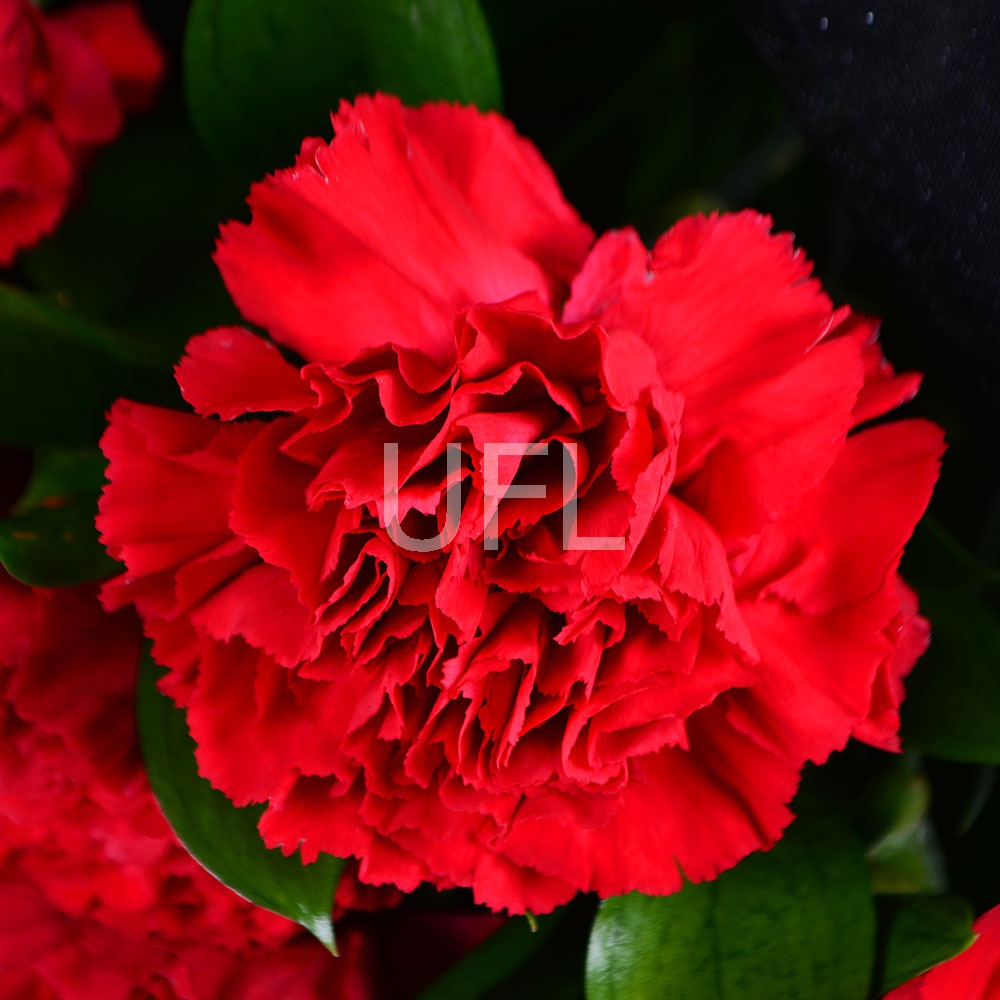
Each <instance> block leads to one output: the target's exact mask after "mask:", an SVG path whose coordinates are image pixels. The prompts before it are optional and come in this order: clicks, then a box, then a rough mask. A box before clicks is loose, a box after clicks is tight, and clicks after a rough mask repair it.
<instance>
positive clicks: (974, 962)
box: [885, 906, 1000, 1000]
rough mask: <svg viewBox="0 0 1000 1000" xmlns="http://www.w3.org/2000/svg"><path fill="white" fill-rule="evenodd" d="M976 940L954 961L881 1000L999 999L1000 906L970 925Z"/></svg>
mask: <svg viewBox="0 0 1000 1000" xmlns="http://www.w3.org/2000/svg"><path fill="white" fill-rule="evenodd" d="M972 929H973V931H975V933H976V935H977V937H976V940H975V941H974V942H973V943H972V944H971V945H970V946H969V947H968V948H966V949H965V951H963V952H961V954H959V955H956V956H955V957H954V958H952V959H949V960H948V961H947V962H943V963H942V964H941V965H937V966H935V967H934V968H933V969H928V970H927V972H924V973H922V974H921V975H919V976H917V977H916V979H911V980H910V981H909V982H908V983H904V984H903V985H902V986H899V987H897V988H896V989H894V990H893V991H892V992H891V993H887V994H886V997H885V1000H959V998H961V1000H996V998H997V997H1000V906H996V907H994V908H993V909H992V910H990V911H989V912H987V913H984V914H983V915H982V916H981V917H980V918H979V919H978V920H977V921H976V922H975V923H974V924H973V925H972Z"/></svg>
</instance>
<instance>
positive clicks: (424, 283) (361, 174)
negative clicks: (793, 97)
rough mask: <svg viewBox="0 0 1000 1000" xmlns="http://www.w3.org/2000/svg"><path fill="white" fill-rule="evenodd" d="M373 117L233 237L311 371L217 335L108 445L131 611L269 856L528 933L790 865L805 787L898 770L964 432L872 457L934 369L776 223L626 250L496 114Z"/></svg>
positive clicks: (267, 197)
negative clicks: (741, 868)
mask: <svg viewBox="0 0 1000 1000" xmlns="http://www.w3.org/2000/svg"><path fill="white" fill-rule="evenodd" d="M334 125H335V130H336V133H337V134H336V137H335V138H334V140H333V141H332V142H331V143H329V144H327V143H324V142H321V141H319V140H317V139H309V140H307V141H306V142H305V143H304V145H303V147H302V151H301V153H300V156H299V158H298V160H297V162H296V164H295V166H294V167H292V168H290V169H287V170H282V171H279V172H278V173H276V174H274V175H273V176H271V177H269V178H268V179H266V180H265V181H263V182H262V183H260V184H258V185H256V186H255V187H254V188H253V190H252V192H251V196H250V205H251V208H252V211H253V221H252V222H251V223H249V224H248V225H242V224H230V225H229V226H227V227H226V228H225V229H224V231H223V235H222V239H221V241H220V244H219V249H218V257H217V259H218V263H219V266H220V268H221V270H222V273H223V277H224V278H225V280H226V283H227V285H228V287H229V290H230V292H231V294H232V296H233V298H234V300H235V301H236V304H237V305H238V306H239V307H240V309H241V310H242V312H243V314H244V315H245V316H246V318H247V319H248V320H249V321H250V322H253V323H256V324H259V325H260V326H262V327H263V328H265V329H266V330H267V331H268V333H269V334H270V335H271V337H272V338H273V340H274V341H276V342H277V343H278V344H279V345H281V347H282V348H284V349H285V353H282V351H280V350H279V349H278V348H276V347H275V346H274V344H272V343H270V342H269V341H267V340H265V339H264V338H263V337H261V336H259V335H257V334H255V333H251V332H249V331H248V330H245V329H240V328H230V329H222V330H215V331H212V332H210V333H207V334H205V335H203V336H201V337H197V338H195V339H194V340H192V341H191V343H190V344H189V346H188V351H187V354H186V356H185V358H184V359H183V361H182V362H181V364H180V365H179V367H178V371H177V378H178V382H179V384H180V387H181V389H182V391H183V393H184V395H185V397H186V399H187V400H188V402H189V403H190V404H191V405H192V406H193V408H194V410H195V411H196V412H195V414H188V413H178V412H172V411H167V410H163V409H158V408H155V407H150V406H141V405H136V404H132V403H127V402H121V403H119V404H117V405H116V407H115V408H114V411H113V413H112V419H111V424H110V427H109V429H108V431H107V434H106V436H105V438H104V442H103V447H104V450H105V453H106V455H107V456H108V458H109V460H110V467H109V478H110V485H109V486H108V487H107V489H106V491H105V495H104V498H103V501H102V513H101V516H100V518H99V524H100V527H101V529H102V531H103V535H104V538H105V541H106V544H107V545H108V548H109V550H110V552H111V553H112V554H113V555H114V556H115V557H117V558H119V559H120V560H122V561H123V562H124V563H125V565H126V567H127V569H126V571H125V572H124V573H123V574H122V575H121V576H120V577H119V578H117V579H116V580H114V581H112V582H111V583H110V584H109V585H107V587H106V589H105V592H104V594H105V600H106V602H107V603H108V604H109V606H116V605H122V604H126V603H133V604H134V605H135V606H136V608H137V609H138V611H139V613H140V616H141V617H142V618H143V620H144V624H145V628H146V631H147V633H148V634H149V635H150V636H151V637H152V638H153V639H154V655H155V656H156V658H157V660H158V661H159V662H161V663H163V664H165V665H166V666H168V667H169V668H170V672H169V674H168V676H167V677H166V678H165V681H164V689H165V690H167V691H168V692H169V693H170V694H171V695H172V697H173V698H174V699H175V700H176V701H177V702H178V703H179V704H181V705H183V706H184V707H185V708H186V709H187V713H188V720H189V724H190V727H191V730H192V734H193V735H194V737H195V739H196V741H197V743H198V745H199V746H198V757H199V762H200V766H201V769H202V772H203V773H204V774H205V775H206V776H207V777H209V778H210V780H211V781H212V782H213V783H214V784H215V785H216V786H217V787H219V788H220V789H221V790H222V791H224V792H225V793H226V794H227V795H228V796H230V797H231V798H232V799H233V800H234V801H235V802H237V803H238V804H244V803H248V802H264V801H266V802H267V803H268V808H267V811H266V812H265V814H264V817H263V819H262V822H261V831H262V833H263V835H264V837H265V840H266V841H268V842H269V843H270V844H280V845H283V846H285V847H286V848H287V849H288V850H292V849H294V848H295V847H296V846H297V845H299V844H300V843H301V844H302V850H303V854H304V856H306V857H307V858H308V857H312V856H315V855H316V854H317V853H318V852H329V853H333V854H338V855H353V856H356V857H358V858H360V859H361V869H360V874H361V877H362V879H364V880H366V881H369V882H372V883H392V884H395V885H398V886H400V887H402V888H404V889H412V888H413V887H415V886H416V885H417V884H418V883H419V882H421V881H422V880H427V881H430V882H432V883H434V884H436V885H438V886H442V887H445V886H451V885H464V886H471V887H472V888H473V890H474V891H475V894H476V897H477V899H479V900H481V901H483V902H485V903H487V904H488V905H490V906H491V907H494V908H496V909H501V908H506V909H509V910H511V911H522V910H525V909H531V910H534V911H536V912H541V911H546V910H549V909H551V908H552V907H553V906H555V905H557V904H559V903H561V902H563V901H565V900H567V899H568V898H570V897H571V896H572V895H573V894H574V893H575V892H576V891H577V890H581V889H583V890H596V891H597V892H599V893H600V894H601V895H604V896H608V895H612V894H617V893H622V892H627V891H629V890H632V889H639V890H642V891H644V892H647V893H667V892H671V891H674V890H676V889H677V888H679V886H680V885H681V873H682V872H683V874H684V876H686V877H687V878H689V879H693V880H700V879H706V878H711V877H713V876H715V875H716V874H717V873H718V872H719V871H721V870H723V869H724V868H726V867H728V866H731V865H733V864H735V863H736V862H737V861H738V860H740V859H741V858H742V857H744V856H745V855H746V854H748V853H749V852H750V851H753V850H755V849H760V848H766V847H768V846H770V845H771V844H772V843H773V842H774V841H775V840H776V839H777V838H778V837H779V836H780V834H781V832H782V830H783V829H784V827H785V825H786V824H787V823H788V822H789V820H790V818H791V816H790V812H789V810H788V808H787V803H788V802H789V801H790V799H791V797H792V795H793V793H794V791H795V789H796V786H797V783H798V778H799V772H800V769H801V768H802V766H803V764H804V763H805V762H806V761H810V760H811V761H822V760H823V759H825V758H826V757H827V756H828V754H829V753H830V752H831V751H833V750H835V749H838V748H840V747H842V746H843V745H844V744H845V743H846V741H847V740H848V738H849V737H850V736H851V735H852V734H853V735H855V736H857V737H859V738H861V739H864V740H866V741H868V742H870V743H873V744H875V745H877V746H881V747H887V748H893V747H895V746H896V745H897V736H896V730H897V728H898V717H897V707H898V704H899V700H900V697H901V694H902V678H903V676H904V675H905V674H906V672H907V671H908V670H909V669H910V667H911V666H912V664H913V662H914V661H915V659H916V658H917V656H918V655H919V654H920V653H921V651H922V650H923V648H924V647H925V645H926V641H927V627H926V623H925V622H924V621H923V620H922V619H921V618H920V617H919V616H918V615H917V611H916V603H915V599H914V597H913V595H912V593H911V592H910V591H909V590H908V589H907V588H906V586H905V584H903V583H902V581H901V580H900V579H899V576H898V574H897V564H898V560H899V557H900V554H901V552H902V548H903V545H904V543H905V542H906V540H907V539H908V538H909V536H910V533H911V532H912V530H913V527H914V525H915V524H916V522H917V520H918V518H919V517H920V515H921V513H922V512H923V510H924V507H925V505H926V503H927V500H928V497H929V495H930V491H931V488H932V485H933V483H934V481H935V478H936V475H937V468H938V460H939V456H940V453H941V450H942V439H941V433H940V431H939V430H938V429H937V428H936V427H934V426H932V425H930V424H927V423H925V422H921V421H914V420H910V421H905V422H898V423H889V424H885V423H883V424H881V425H879V426H874V427H868V426H866V425H867V424H868V422H869V421H871V420H872V419H873V418H876V417H880V416H882V415H883V414H885V413H887V412H888V411H890V410H892V409H893V408H894V407H896V406H898V405H899V404H900V403H901V402H903V401H905V400H907V399H909V398H910V397H911V396H912V395H913V394H914V392H915V391H916V388H917V384H918V381H919V379H918V377H916V376H913V375H905V376H896V375H895V374H894V373H893V371H892V369H891V368H890V367H889V366H888V364H887V363H886V362H885V360H884V359H883V357H882V354H881V351H880V349H879V347H878V345H877V342H876V325H875V323H874V322H872V321H870V320H867V319H865V318H862V317H859V316H856V315H852V314H851V313H850V311H849V310H847V309H835V308H834V307H833V306H832V304H831V302H830V300H829V299H828V298H827V296H826V295H825V294H824V293H823V291H822V289H821V288H820V286H819V284H818V282H817V281H815V280H814V279H812V278H811V277H810V266H809V264H808V262H807V261H806V260H805V258H804V257H803V256H802V254H801V252H799V251H796V250H795V249H794V248H793V246H792V243H791V239H790V238H789V237H787V236H774V235H772V234H771V233H770V231H769V229H770V225H769V220H767V219H765V218H763V217H761V216H758V215H755V214H753V213H742V214H739V215H733V216H722V217H711V218H691V219H686V220H684V221H682V222H680V223H678V224H677V225H676V226H675V227H674V228H673V229H671V230H670V231H669V232H668V233H666V234H665V235H664V236H663V237H662V238H661V239H660V240H659V241H658V242H657V243H656V245H655V247H654V248H653V250H652V251H647V250H646V249H645V247H643V245H642V244H641V242H640V241H639V239H638V237H637V236H636V235H635V234H634V233H632V232H630V231H623V232H616V233H611V234H608V235H607V236H605V237H603V238H601V239H600V240H598V241H597V243H596V244H595V245H593V246H591V243H592V234H591V232H590V231H589V229H588V228H587V227H586V226H584V225H583V224H582V223H581V222H580V221H579V219H578V217H577V216H576V214H575V213H574V212H573V210H572V209H571V208H570V207H569V206H568V205H566V203H565V202H564V201H563V199H562V196H561V194H560V192H559V189H558V187H557V185H556V182H555V180H554V178H553V177H552V175H551V173H550V172H549V170H548V168H547V167H546V166H545V164H544V163H543V162H542V160H541V159H540V157H539V156H538V154H537V152H536V151H535V149H534V148H533V147H532V146H531V145H530V144H529V143H527V142H526V141H524V140H523V139H521V138H519V137H517V136H516V135H515V133H514V132H513V130H512V128H511V127H510V125H509V123H507V122H505V121H504V120H502V119H500V118H498V117H496V116H494V115H481V114H479V113H477V112H476V111H474V110H471V109H460V108H456V107H450V106H443V105H437V106H426V107H423V108H420V109H418V110H409V109H404V108H402V107H401V106H400V105H399V103H398V102H397V101H396V100H395V99H392V98H387V97H376V98H374V99H368V98H362V99H359V100H358V102H357V103H356V104H355V106H353V107H352V106H349V105H344V106H343V107H342V108H341V110H340V112H339V113H338V114H337V115H336V116H335V119H334ZM296 356H297V359H296ZM387 444H388V445H394V446H395V470H392V471H393V473H394V474H389V476H388V479H389V484H390V489H389V490H388V492H387V489H386V470H385V467H384V456H386V454H388V453H387V452H386V450H385V446H386V445H387ZM449 444H454V445H457V446H459V448H452V449H451V451H449V447H448V446H449ZM498 445H499V446H500V450H503V446H505V445H506V446H508V447H507V449H506V450H507V452H508V454H502V455H498V447H497V446H498ZM543 452H544V453H543ZM394 484H395V485H397V486H398V490H397V491H396V492H395V493H393V491H392V489H391V487H392V486H393V485H394ZM507 484H514V486H515V487H516V488H515V489H507V490H506V495H503V494H504V493H505V486H506V485H507ZM542 487H544V493H543V492H542V490H541V488H542ZM498 496H499V497H500V499H499V502H498V500H497V498H498ZM449 500H452V501H455V502H456V503H457V507H456V508H455V509H457V510H459V511H460V515H461V516H460V518H458V519H456V518H455V517H454V516H453V514H454V510H452V509H451V508H449ZM574 504H575V508H574ZM456 520H457V523H456ZM435 535H437V536H439V541H438V543H437V544H433V543H428V542H426V540H428V539H432V538H433V537H434V536H435ZM407 538H409V541H408V540H407ZM595 538H598V539H605V540H610V541H605V542H595V541H594V539H595ZM414 539H415V540H417V541H416V542H414V541H413V540H414ZM616 539H617V540H620V541H616ZM421 541H424V542H425V544H420V542H421ZM588 546H589V547H588Z"/></svg>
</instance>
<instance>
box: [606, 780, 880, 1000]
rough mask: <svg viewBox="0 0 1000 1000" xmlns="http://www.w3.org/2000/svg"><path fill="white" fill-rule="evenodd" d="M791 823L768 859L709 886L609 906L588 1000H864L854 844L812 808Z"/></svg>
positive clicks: (866, 923) (861, 883) (864, 902)
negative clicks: (650, 999)
mask: <svg viewBox="0 0 1000 1000" xmlns="http://www.w3.org/2000/svg"><path fill="white" fill-rule="evenodd" d="M800 798H801V797H800ZM801 813H802V814H801V815H800V816H799V818H798V819H797V820H796V821H795V823H794V824H793V825H792V827H791V828H790V830H789V831H788V833H787V834H786V835H785V837H784V838H783V839H782V840H781V841H780V842H779V843H778V844H777V846H776V847H774V848H773V849H772V850H771V851H769V852H768V853H766V854H756V855H752V856H751V857H749V858H747V859H746V860H745V861H743V862H742V863H741V864H740V865H738V866H737V867H736V868H734V869H732V870H731V871H728V872H725V873H723V874H722V875H721V876H719V878H717V879H716V880H715V881H714V882H706V883H700V884H697V885H687V886H685V887H684V888H683V889H682V890H681V891H680V892H678V893H675V894H674V895H672V896H662V897H650V896H643V895H641V894H639V893H631V894H630V895H628V896H619V897H616V898H613V899H609V900H607V901H606V902H605V903H604V904H603V905H602V907H601V910H600V912H599V913H598V916H597V920H596V921H595V922H594V929H593V933H592V936H591V940H590V947H589V950H588V953H587V997H588V1000H629V998H632V997H670V998H672V1000H688V998H690V1000H702V998H704V997H713V998H714V1000H755V998H760V1000H802V998H803V997H808V998H809V1000H863V998H864V997H865V996H866V995H867V992H868V985H869V982H870V978H871V971H872V964H873V958H874V907H873V904H872V899H871V894H870V891H869V887H868V874H867V871H866V868H865V861H864V856H863V853H862V850H861V846H860V845H859V844H858V843H857V841H856V839H855V837H854V833H853V830H852V829H851V827H850V826H849V825H848V824H847V822H846V820H845V819H844V818H843V817H841V816H840V815H839V814H837V813H834V812H832V811H831V810H829V809H827V808H819V807H817V805H816V804H813V803H810V804H809V805H808V806H807V807H806V806H803V808H802V809H801ZM696 821H697V820H696V817H692V822H696Z"/></svg>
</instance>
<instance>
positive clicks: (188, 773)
mask: <svg viewBox="0 0 1000 1000" xmlns="http://www.w3.org/2000/svg"><path fill="white" fill-rule="evenodd" d="M158 673H159V670H158V668H157V666H156V664H155V663H153V661H152V660H151V659H150V658H149V656H148V655H147V656H144V657H143V660H142V664H141V666H140V670H139V689H138V718H139V739H140V743H141V746H142V755H143V759H144V761H145V764H146V771H147V773H148V775H149V782H150V785H151V786H152V788H153V792H154V794H155V795H156V799H157V801H158V802H159V803H160V808H161V809H162V810H163V813H164V815H165V816H166V818H167V820H168V821H169V823H170V825H171V826H172V827H173V829H174V832H175V833H176V834H177V836H178V838H179V839H180V841H181V842H182V843H183V844H184V846H185V847H186V848H187V849H188V851H189V852H190V853H191V855H192V856H193V857H194V858H195V860H196V861H198V862H199V863H200V864H201V865H202V866H204V867H205V868H206V869H207V870H208V871H209V872H211V873H212V874H213V875H214V876H215V877H216V878H217V879H218V880H219V881H220V882H223V883H225V884H226V885H227V886H229V888H230V889H232V890H233V891H234V892H237V893H239V895H241V896H243V897H244V898H246V899H248V900H250V902H252V903H256V904H257V905H258V906H263V907H264V908H265V909H268V910H273V911H274V912H275V913H280V914H282V915H283V916H285V917H288V918H290V919H291V920H294V921H296V923H299V924H301V925H302V926H303V927H305V928H306V929H307V930H309V931H311V932H312V933H313V934H314V935H315V936H316V937H317V938H319V940H320V941H322V942H323V944H324V945H326V947H327V948H329V949H330V951H332V952H333V953H334V954H336V948H335V943H334V936H333V922H332V920H331V917H330V913H331V910H332V908H333V897H334V894H335V893H336V890H337V883H338V882H339V880H340V875H341V872H342V871H343V868H344V862H343V861H341V860H340V859H339V858H334V857H331V856H329V855H321V856H320V858H319V860H317V861H316V862H315V863H314V864H311V865H304V864H302V862H301V861H300V860H299V859H298V858H297V857H295V856H294V855H293V856H290V857H286V856H285V855H284V854H282V853H281V851H279V850H273V849H269V848H267V847H265V846H264V842H263V841H262V840H261V839H260V835H259V834H258V833H257V822H258V820H259V819H260V816H261V813H262V812H263V806H254V807H247V808H245V809H238V808H237V807H236V806H234V805H233V804H232V802H230V801H229V799H227V798H226V797H225V796H224V795H223V794H222V793H221V792H219V791H216V789H214V788H213V787H212V786H211V785H210V784H209V783H208V781H206V780H205V779H204V778H202V777H201V776H200V775H199V774H198V767H197V763H196V762H195V755H194V750H195V745H194V741H193V740H192V739H191V737H190V735H189V733H188V729H187V723H186V720H185V718H184V713H183V712H182V711H181V710H180V709H178V708H177V707H176V706H175V705H174V704H173V702H172V701H171V700H170V699H169V698H167V697H166V696H165V695H163V694H161V693H160V692H159V691H158V690H157V687H156V682H157V676H158Z"/></svg>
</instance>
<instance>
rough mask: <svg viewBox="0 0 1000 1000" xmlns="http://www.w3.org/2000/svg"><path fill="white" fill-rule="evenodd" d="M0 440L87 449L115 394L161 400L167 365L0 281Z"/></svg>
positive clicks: (168, 385) (169, 383) (168, 389)
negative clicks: (159, 366) (0, 360)
mask: <svg viewBox="0 0 1000 1000" xmlns="http://www.w3.org/2000/svg"><path fill="white" fill-rule="evenodd" d="M0 350H2V351H3V355H4V362H3V365H0V441H2V442H5V443H8V444H54V445H71V446H72V445H83V444H92V443H93V442H94V441H95V440H96V439H97V437H98V436H99V435H100V433H101V431H102V430H103V428H104V413H105V410H106V409H107V407H108V406H109V405H110V404H111V403H112V402H113V401H114V400H115V399H116V398H117V397H118V396H122V395H130V396H132V397H133V398H140V399H147V400H157V401H159V400H165V399H169V398H170V397H171V395H172V393H173V380H172V378H171V373H170V370H169V368H165V369H157V368H156V367H155V365H153V364H151V361H150V359H149V357H148V356H147V354H146V351H145V350H144V348H143V346H142V344H141V343H139V342H137V341H133V340H131V339H130V338H127V337H123V336H121V335H119V334H116V333H113V332H111V331H109V330H105V329H103V328H102V327H99V326H97V325H95V324H92V323H88V322H86V321H84V320H82V319H80V318H79V317H77V316H74V315H73V314H72V313H70V312H67V311H66V310H65V309H62V308H60V307H59V306H57V305H55V304H54V303H52V302H49V301H47V300H45V299H42V298H39V297H37V296H33V295H31V294H29V293H27V292H23V291H20V290H18V289H16V288H13V287H11V286H10V285H4V284H0Z"/></svg>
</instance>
